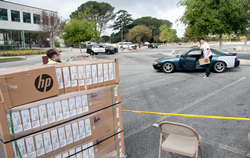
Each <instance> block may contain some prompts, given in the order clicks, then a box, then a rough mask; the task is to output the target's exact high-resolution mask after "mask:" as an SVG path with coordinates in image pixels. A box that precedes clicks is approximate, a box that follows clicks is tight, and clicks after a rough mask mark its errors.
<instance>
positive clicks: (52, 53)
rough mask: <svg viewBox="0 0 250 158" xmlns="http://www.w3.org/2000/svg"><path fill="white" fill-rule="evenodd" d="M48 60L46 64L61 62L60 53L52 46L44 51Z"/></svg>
mask: <svg viewBox="0 0 250 158" xmlns="http://www.w3.org/2000/svg"><path fill="white" fill-rule="evenodd" d="M46 54H47V56H48V58H49V60H48V63H47V64H56V63H61V60H60V58H61V54H60V52H59V51H58V50H57V49H55V48H53V49H49V50H48V51H47V52H46Z"/></svg>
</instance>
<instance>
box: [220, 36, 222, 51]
mask: <svg viewBox="0 0 250 158" xmlns="http://www.w3.org/2000/svg"><path fill="white" fill-rule="evenodd" d="M220 51H222V34H220Z"/></svg>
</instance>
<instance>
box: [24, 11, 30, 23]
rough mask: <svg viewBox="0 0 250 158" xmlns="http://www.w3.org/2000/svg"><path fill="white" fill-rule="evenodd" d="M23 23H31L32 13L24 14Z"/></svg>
mask: <svg viewBox="0 0 250 158" xmlns="http://www.w3.org/2000/svg"><path fill="white" fill-rule="evenodd" d="M23 22H24V23H30V13H26V12H23Z"/></svg>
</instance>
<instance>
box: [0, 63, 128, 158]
mask: <svg viewBox="0 0 250 158" xmlns="http://www.w3.org/2000/svg"><path fill="white" fill-rule="evenodd" d="M118 69H119V68H118V59H115V61H110V60H97V59H91V60H84V61H76V62H69V63H65V64H56V65H33V66H22V67H15V68H6V69H2V70H0V92H1V93H0V95H1V97H0V98H1V102H0V139H1V142H0V153H1V154H0V157H7V158H9V157H10V158H12V157H15V158H17V157H22V158H26V157H29V158H33V157H44V158H45V157H46V158H47V157H55V158H62V157H74V158H85V157H88V158H92V157H124V153H125V150H124V138H123V125H122V116H121V96H120V87H119V70H118Z"/></svg>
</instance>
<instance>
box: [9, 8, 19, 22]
mask: <svg viewBox="0 0 250 158" xmlns="http://www.w3.org/2000/svg"><path fill="white" fill-rule="evenodd" d="M11 21H17V22H20V12H19V11H15V10H11Z"/></svg>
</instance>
